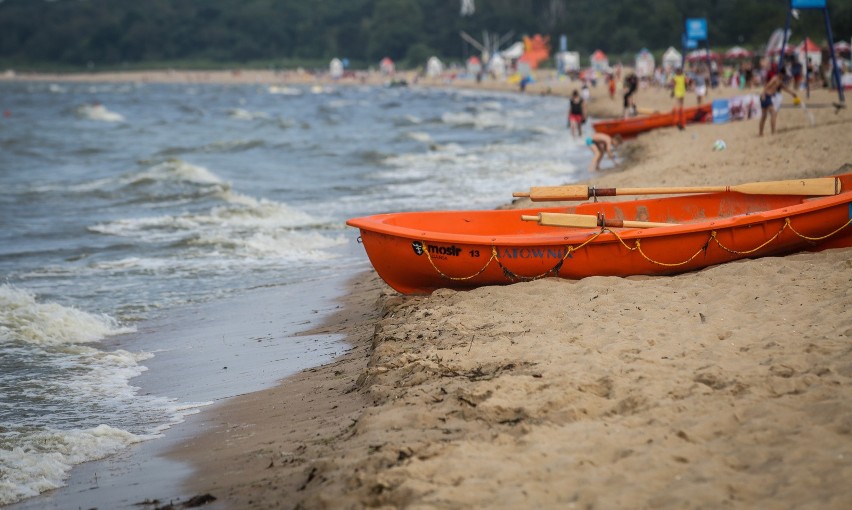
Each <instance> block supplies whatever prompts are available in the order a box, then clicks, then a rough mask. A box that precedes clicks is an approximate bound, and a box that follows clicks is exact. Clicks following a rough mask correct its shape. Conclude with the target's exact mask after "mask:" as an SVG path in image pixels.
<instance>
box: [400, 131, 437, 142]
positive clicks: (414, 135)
mask: <svg viewBox="0 0 852 510" xmlns="http://www.w3.org/2000/svg"><path fill="white" fill-rule="evenodd" d="M405 136H406V137H407V138H410V139H412V140H414V141H416V142H422V143H432V135H430V134H429V133H424V132H422V131H412V132H410V133H406V134H405Z"/></svg>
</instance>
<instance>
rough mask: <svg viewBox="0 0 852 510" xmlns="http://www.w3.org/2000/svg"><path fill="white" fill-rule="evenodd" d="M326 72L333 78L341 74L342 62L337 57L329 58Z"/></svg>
mask: <svg viewBox="0 0 852 510" xmlns="http://www.w3.org/2000/svg"><path fill="white" fill-rule="evenodd" d="M328 74H329V76H331V78H332V79H334V80H336V79H338V78H340V77H341V76H343V62H341V61H340V59H339V58H333V59H331V62H330V63H329V64H328Z"/></svg>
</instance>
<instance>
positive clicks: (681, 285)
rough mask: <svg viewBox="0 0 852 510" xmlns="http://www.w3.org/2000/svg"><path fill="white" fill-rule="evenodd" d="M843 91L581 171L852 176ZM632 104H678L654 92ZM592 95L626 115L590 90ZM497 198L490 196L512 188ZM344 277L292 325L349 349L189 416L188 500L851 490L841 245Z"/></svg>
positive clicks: (622, 502) (222, 503)
mask: <svg viewBox="0 0 852 510" xmlns="http://www.w3.org/2000/svg"><path fill="white" fill-rule="evenodd" d="M122 76H124V78H123V79H127V76H126V75H122ZM145 76H146V78H139V76H136V77H135V78H136V79H151V80H154V79H156V77H155V76H153V75H145ZM164 76H166V77H171V78H172V79H175V80H177V79H179V78H178V77H177V76H183V77H182V78H180V79H183V80H190V81H191V78H188V77H187V76H185V75H179V74H175V73H166V74H165V75H164ZM227 76H228V75H223V78H222V79H223V80H228V79H231V78H228V77H227ZM231 76H232V77H233V76H234V75H233V74H232V75H231ZM239 76H241V78H240V79H247V80H254V81H253V82H258V83H275V81H273V82H268V81H263V80H267V79H273V80H275V79H278V78H280V77H277V76H276V75H273V76H272V78H269V76H268V75H265V76H264V77H263V79H261V78H259V77H258V76H255V75H251V76H249V74H248V73H241V74H240V75H239ZM114 79H119V78H114ZM164 79H165V78H164ZM193 79H194V78H193ZM198 79H199V80H201V79H202V78H200V77H199V78H198ZM203 79H204V80H211V79H212V78H210V77H209V76H207V77H206V78H203ZM233 79H237V78H233ZM281 80H282V82H283V81H284V79H283V78H281ZM305 83H310V82H309V81H306V82H305ZM578 85H579V84H577V83H571V82H550V81H547V80H541V81H539V82H538V83H535V84H533V85H531V86H530V88H528V89H527V92H526V93H528V94H540V93H554V94H563V95H567V94H568V93H570V90H572V89H573V88H576V87H577V86H578ZM466 86H471V87H475V86H476V85H475V84H467V85H466ZM488 87H490V88H497V89H505V90H512V91H516V88H515V87H509V86H507V85H502V84H500V85H488ZM752 92H753V93H757V92H758V91H757V89H753V91H752ZM736 93H738V92H736V91H732V90H724V89H723V90H713V91H711V92H710V96H709V98H708V99H709V100H712V99H714V98H718V97H721V96H722V95H725V96H730V95H734V94H736ZM836 98H837V95H836V93H832V92H830V91H826V90H815V91H812V94H811V98H810V99H806V104H807V106H808V108H807V109H802V108H798V107H795V108H794V107H793V106H792V101H791V98H790V97H789V96H786V97H785V98H784V107H783V108H782V110H781V112H780V114H779V119H778V131H777V133H776V134H774V135H769V134H768V133H769V126H768V124H767V135H766V136H764V137H758V135H757V133H758V125H757V120H756V119H753V120H747V121H738V122H731V123H727V124H702V125H690V126H688V127H687V129H685V130H683V131H678V130H677V129H674V128H667V129H660V130H657V131H654V132H651V133H649V134H645V135H642V136H640V137H639V138H637V139H635V140H631V141H629V142H627V143H625V144H624V145H623V146H622V147H620V148H619V155H620V157H621V158H620V159H621V160H622V161H623V162H622V163H621V164H620V165H619V166H618V167H616V168H614V169H610V170H605V171H602V172H599V173H598V174H597V176H596V178H595V179H593V181H592V182H590V184H594V185H598V186H614V187H619V186H655V185H661V186H662V185H666V186H674V185H682V186H690V185H722V184H738V183H743V182H751V181H760V180H781V179H793V178H800V177H818V176H827V175H832V174H835V173H839V172H849V171H852V143H850V142H852V113H850V111H849V110H848V109H845V110H840V111H839V112H836V111H835V109H834V108H833V107H831V103H832V102H833V101H836ZM694 101H695V98H694V95H691V94H688V96H687V102H688V104H690V105H691V104H693V103H694ZM637 103H638V105H639V106H640V107H642V108H649V109H656V110H668V109H670V108H671V106H672V100H671V99H670V97H669V95H668V92H667V91H663V90H656V89H642V90H641V91H640V92H639V95H638V98H637ZM589 106H590V112H591V113H592V115H593V116H594V117H606V116H614V115H617V114H618V113H620V111H621V103H620V97H617V98H616V99H615V100H611V99H610V98H609V97H605V92H604V88H603V86H599V87H598V88H597V89H595V90H593V100H592V102H591V103H590V105H589ZM566 109H567V102H566ZM564 115H565V112H564V111H563V112H554V116H555V117H558V122H560V123H562V122H564ZM542 121H543V122H552V121H553V119H542ZM565 137H566V141H567V140H568V138H569V137H570V134H569V132H568V131H567V130H566V132H565ZM718 139H721V140H724V141H725V142H726V145H727V148H726V149H725V150H722V151H714V150H713V143H714V141H715V140H718ZM529 184H530V185H531V186H533V185H537V183H535V182H530V183H529ZM512 191H519V190H511V189H507V190H506V196H507V207H518V208H519V207H523V206H525V205H529V202H527V201H526V200H516V201H515V202H514V203H511V204H509V202H510V201H511V193H512ZM632 198H633V197H620V198H619V199H632ZM349 289H350V290H349V293H348V294H347V295H346V296H345V297H344V298H342V300H341V303H340V307H339V308H338V309H337V310H336V311H335V312H334V313H333V314H331V315H330V316H329V317H328V318H327V319H326V320H325V321H324V322H323V323H322V324H321V325H318V326H312V329H311V330H309V331H305V332H304V333H303V334H305V335H311V334H320V333H336V334H345V335H347V338H348V341H349V343H350V345H351V348H350V350H349V351H348V352H347V353H346V354H345V355H343V356H341V357H339V358H337V359H335V361H333V362H332V363H329V364H327V365H324V366H321V367H317V368H312V369H309V370H306V371H304V372H301V373H300V374H298V375H296V376H294V377H292V378H288V379H286V380H284V381H282V382H281V384H280V385H278V386H277V387H275V388H271V389H268V390H263V391H259V392H255V393H251V394H248V395H242V396H238V397H236V398H233V399H230V400H227V401H224V402H221V403H219V404H217V405H216V406H214V407H212V408H210V409H208V410H205V411H204V413H203V417H202V418H201V419H200V421H201V422H202V423H201V424H200V425H199V430H204V433H203V434H200V435H197V436H195V437H190V438H188V439H186V440H185V441H184V442H183V443H181V444H178V445H176V446H175V447H174V448H173V449H172V451H171V452H170V453H169V456H170V457H171V458H173V459H176V460H180V461H184V462H189V463H191V465H193V466H194V467H195V470H196V471H195V474H194V475H193V476H192V477H191V479H189V480H188V481H187V485H186V493H187V494H211V495H213V496H215V497H216V498H217V500H216V502H215V503H214V504H213V505H212V507H215V508H258V509H261V508H302V509H312V508H365V507H378V508H673V509H674V508H677V509H682V508H720V507H725V508H814V509H816V508H819V509H826V508H832V509H833V508H837V509H841V508H849V507H850V506H852V486H850V485H849V480H850V479H852V348H850V347H852V314H850V313H849V308H850V306H852V290H850V289H852V250H850V249H836V250H827V251H823V252H818V253H800V254H795V255H790V256H786V257H767V258H761V259H756V260H748V261H741V262H736V263H730V264H726V265H722V266H716V267H711V268H708V269H706V270H703V271H699V272H694V273H688V274H683V275H678V276H671V277H631V278H615V277H593V278H587V279H584V280H580V281H568V280H561V279H553V278H548V279H543V280H538V281H534V282H528V283H518V284H514V285H509V286H503V287H485V288H479V289H476V290H473V291H469V292H456V291H452V290H439V291H436V292H435V293H433V294H432V295H430V296H415V297H409V296H402V295H400V294H398V293H396V292H395V291H393V290H392V289H390V288H389V287H388V286H387V285H386V284H384V282H382V281H381V280H380V279H379V278H378V277H377V276H376V275H375V273H373V272H372V271H370V272H366V273H363V274H360V275H358V276H357V277H356V278H355V279H353V281H352V282H351V283H350V286H349ZM247 327H248V326H247ZM173 496H175V495H170V494H151V498H158V499H159V500H161V501H168V500H169V498H170V497H173Z"/></svg>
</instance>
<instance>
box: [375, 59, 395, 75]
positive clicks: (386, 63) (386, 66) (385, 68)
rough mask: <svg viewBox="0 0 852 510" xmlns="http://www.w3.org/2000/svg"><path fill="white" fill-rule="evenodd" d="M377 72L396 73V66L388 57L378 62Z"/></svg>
mask: <svg viewBox="0 0 852 510" xmlns="http://www.w3.org/2000/svg"><path fill="white" fill-rule="evenodd" d="M379 70H381V72H382V74H385V75H388V74H394V73H395V72H396V66H395V65H394V63H393V60H391V59H390V57H385V58H383V59H382V60H381V62H379Z"/></svg>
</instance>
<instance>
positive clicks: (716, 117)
mask: <svg viewBox="0 0 852 510" xmlns="http://www.w3.org/2000/svg"><path fill="white" fill-rule="evenodd" d="M729 120H731V105H730V103H729V102H728V100H727V99H714V100H713V124H721V123H723V122H728V121H729Z"/></svg>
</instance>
